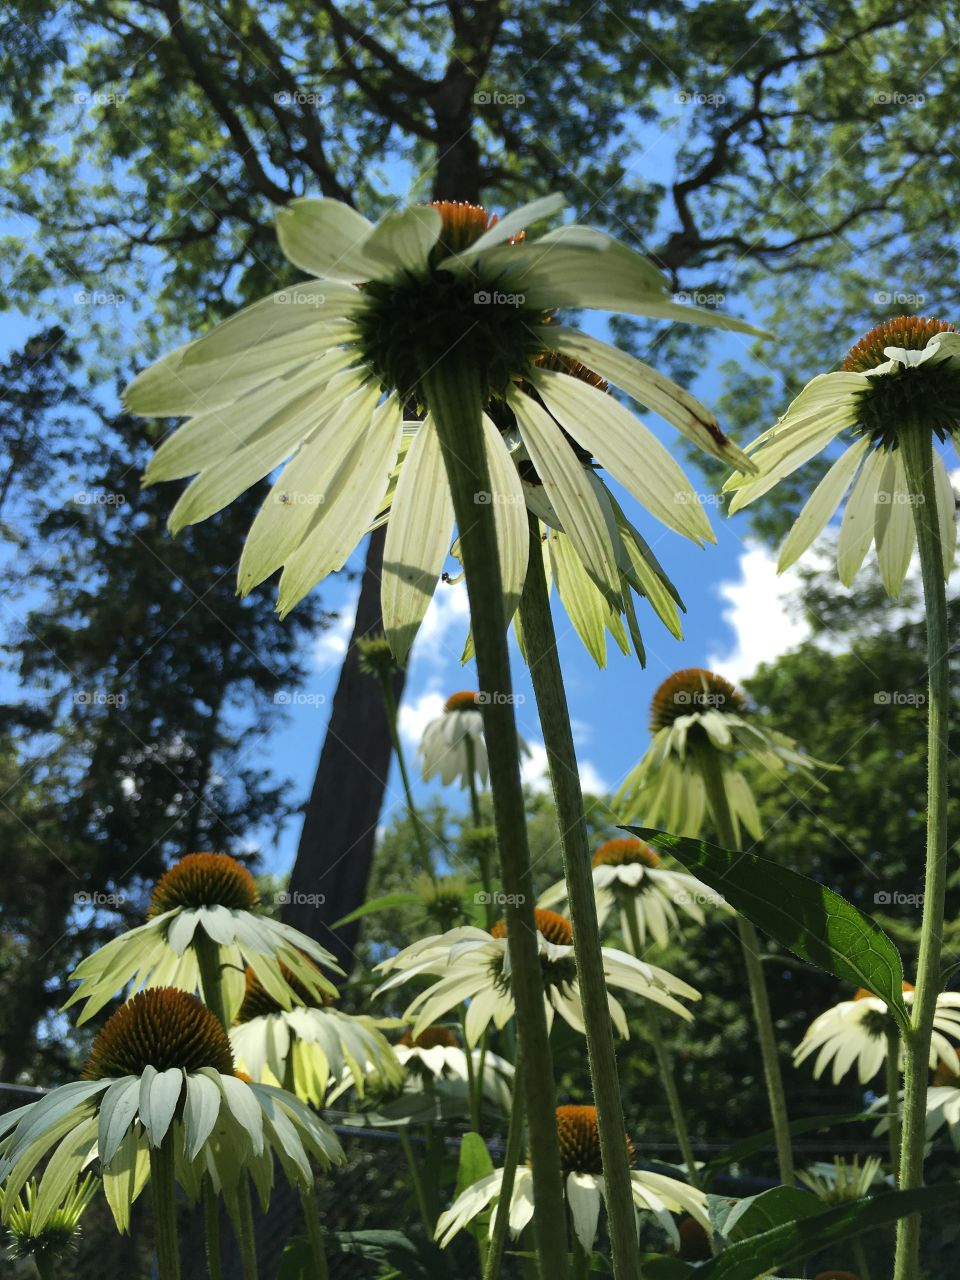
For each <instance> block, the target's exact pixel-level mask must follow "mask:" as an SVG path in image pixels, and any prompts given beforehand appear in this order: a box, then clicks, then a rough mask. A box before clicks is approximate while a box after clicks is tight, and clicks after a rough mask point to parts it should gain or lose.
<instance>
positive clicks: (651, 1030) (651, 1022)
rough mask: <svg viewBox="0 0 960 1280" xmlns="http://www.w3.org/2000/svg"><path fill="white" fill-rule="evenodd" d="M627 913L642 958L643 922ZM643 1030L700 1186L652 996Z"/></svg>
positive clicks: (692, 1178)
mask: <svg viewBox="0 0 960 1280" xmlns="http://www.w3.org/2000/svg"><path fill="white" fill-rule="evenodd" d="M625 914H626V917H627V934H628V939H627V940H628V942H629V944H630V950H631V952H632V953H633V954H634V955H635V956H636V957H637V959H638V960H639V959H640V958H641V955H642V952H643V943H642V942H641V941H640V926H639V924H638V923H637V916H636V912H635V911H633V910H632V909H628V910H627V912H626V913H625ZM643 1031H644V1033H645V1034H646V1036H647V1039H648V1040H649V1041H650V1043H651V1045H652V1046H653V1055H654V1057H655V1058H656V1060H657V1070H658V1071H659V1072H660V1083H661V1084H662V1085H663V1092H664V1093H665V1094H666V1096H667V1105H668V1106H669V1107H670V1118H671V1119H672V1120H673V1129H674V1132H675V1134H676V1136H677V1144H678V1146H679V1147H680V1154H681V1156H682V1157H683V1163H684V1164H685V1165H686V1167H687V1177H688V1179H689V1180H690V1182H691V1183H692V1184H693V1186H695V1187H699V1186H700V1175H699V1173H698V1172H697V1161H696V1157H695V1156H694V1154H693V1144H692V1143H691V1141H690V1130H689V1129H688V1128H687V1118H686V1116H685V1115H684V1113H683V1104H682V1103H681V1101H680V1094H679V1092H678V1091H677V1084H676V1079H675V1077H674V1070H673V1063H672V1062H671V1061H670V1052H669V1050H668V1049H667V1046H666V1045H665V1044H664V1042H663V1033H662V1032H661V1030H660V1016H659V1011H658V1009H657V1007H656V1005H655V1004H654V1003H653V1001H652V1000H648V1001H647V1002H646V1005H645V1008H644V1020H643Z"/></svg>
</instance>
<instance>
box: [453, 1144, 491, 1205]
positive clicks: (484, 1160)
mask: <svg viewBox="0 0 960 1280" xmlns="http://www.w3.org/2000/svg"><path fill="white" fill-rule="evenodd" d="M491 1173H493V1160H492V1159H491V1157H490V1152H489V1151H488V1150H487V1144H486V1143H485V1142H484V1140H483V1139H482V1138H481V1137H480V1135H479V1133H465V1134H464V1135H463V1137H462V1138H461V1140H460V1163H459V1165H458V1166H457V1190H456V1195H460V1193H461V1192H462V1191H466V1189H467V1187H472V1186H473V1184H474V1183H475V1182H479V1181H480V1179H481V1178H485V1177H487V1175H488V1174H491Z"/></svg>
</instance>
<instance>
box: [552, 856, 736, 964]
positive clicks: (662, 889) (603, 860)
mask: <svg viewBox="0 0 960 1280" xmlns="http://www.w3.org/2000/svg"><path fill="white" fill-rule="evenodd" d="M592 864H593V886H594V890H595V893H596V899H597V916H598V918H599V922H600V924H601V925H602V924H603V923H604V922H605V921H606V920H607V918H608V917H609V915H610V913H611V912H612V911H614V910H616V911H618V912H619V914H620V930H621V933H622V934H623V936H624V938H626V939H628V940H629V939H631V938H632V937H633V936H634V930H636V935H637V938H638V939H639V941H640V944H641V946H642V945H643V944H644V942H645V941H646V938H647V934H650V936H651V937H652V938H653V940H654V941H655V942H656V943H657V944H658V945H659V946H661V947H665V946H666V945H667V943H668V942H669V940H670V932H671V930H674V931H677V932H679V931H680V928H681V925H680V913H682V914H684V915H686V916H688V917H689V918H690V919H691V920H693V921H694V922H695V923H696V924H703V922H704V920H705V919H706V916H705V914H704V911H703V905H702V904H704V903H707V904H708V905H709V906H711V907H719V908H726V907H727V904H726V902H725V901H724V899H723V898H722V897H721V896H720V894H718V893H714V891H713V890H712V889H709V888H708V887H707V886H706V885H705V884H703V882H702V881H700V880H698V879H697V878H696V876H691V875H687V874H686V872H684V871H671V870H670V869H669V868H668V867H664V866H662V865H661V861H660V855H659V854H658V853H657V852H656V850H654V849H651V848H650V846H649V845H648V844H646V843H645V841H643V840H638V839H637V838H636V837H635V836H622V837H618V838H616V839H613V840H606V841H604V843H603V844H601V845H600V847H599V848H598V849H597V850H596V851H595V852H594V854H593V858H592ZM566 897H567V882H566V880H559V881H557V883H556V884H555V885H552V886H551V887H550V888H549V889H548V890H547V891H546V893H544V894H543V895H542V896H541V898H540V903H539V905H540V906H541V907H555V906H556V905H557V904H558V903H560V902H563V901H565V900H566ZM727 909H728V908H727Z"/></svg>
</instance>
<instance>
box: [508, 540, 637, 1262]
mask: <svg viewBox="0 0 960 1280" xmlns="http://www.w3.org/2000/svg"><path fill="white" fill-rule="evenodd" d="M520 622H521V625H522V627H523V635H524V641H525V644H526V656H527V663H528V665H529V667H530V678H531V680H532V682H533V692H534V695H535V696H536V699H537V710H538V712H539V714H540V724H541V726H542V728H543V741H544V745H545V747H546V750H547V757H548V760H549V762H550V779H551V782H552V783H553V795H554V799H555V801H556V806H557V822H558V825H559V827H560V844H561V848H562V850H563V870H564V875H565V877H566V882H567V894H568V898H569V902H570V916H571V919H572V922H573V949H574V955H575V957H576V962H577V982H578V984H579V987H580V997H581V1000H582V1001H583V1015H584V1025H585V1027H586V1033H587V1053H588V1055H589V1061H590V1076H591V1079H592V1081H593V1093H594V1098H595V1100H596V1104H597V1125H598V1129H599V1132H600V1152H601V1160H602V1164H603V1176H604V1181H605V1183H606V1189H607V1194H606V1203H607V1214H608V1218H609V1224H610V1243H611V1247H612V1253H613V1274H614V1276H615V1277H617V1280H632V1278H633V1277H635V1276H636V1275H637V1270H638V1263H637V1216H636V1211H635V1209H634V1207H633V1194H632V1189H631V1182H630V1160H629V1155H628V1152H627V1146H626V1143H625V1141H624V1133H625V1131H626V1126H625V1124H624V1120H623V1106H622V1104H621V1100H620V1082H619V1079H618V1077H617V1059H616V1052H615V1050H614V1045H613V1024H612V1022H611V1019H610V1007H609V1004H608V1001H607V983H606V978H605V977H604V972H603V955H602V953H601V950H600V926H599V924H598V921H597V901H596V896H595V893H594V887H593V875H592V873H591V866H590V843H589V837H588V833H587V820H586V815H585V814H584V809H583V793H582V792H581V789H580V772H579V769H578V768H577V755H576V751H575V749H574V745H573V733H572V731H571V728H570V714H569V711H568V708H567V696H566V692H565V690H564V687H563V674H562V672H561V669H560V658H559V655H558V653H557V639H556V634H555V632H554V628H553V617H552V615H551V612H550V597H549V595H548V593H547V580H546V575H545V573H544V569H543V555H542V552H541V547H540V525H539V521H538V520H537V519H536V517H535V516H533V515H531V516H530V559H529V563H528V566H527V577H526V582H525V583H524V588H523V595H522V596H521V598H520Z"/></svg>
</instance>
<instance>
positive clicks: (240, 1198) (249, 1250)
mask: <svg viewBox="0 0 960 1280" xmlns="http://www.w3.org/2000/svg"><path fill="white" fill-rule="evenodd" d="M237 1242H238V1244H239V1245H240V1265H241V1267H242V1270H243V1280H257V1277H258V1274H259V1272H258V1267H257V1237H256V1235H255V1234H254V1230H253V1205H252V1204H251V1203H250V1182H249V1180H248V1179H247V1178H246V1176H245V1174H244V1173H241V1175H240V1185H239V1186H238V1187H237Z"/></svg>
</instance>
